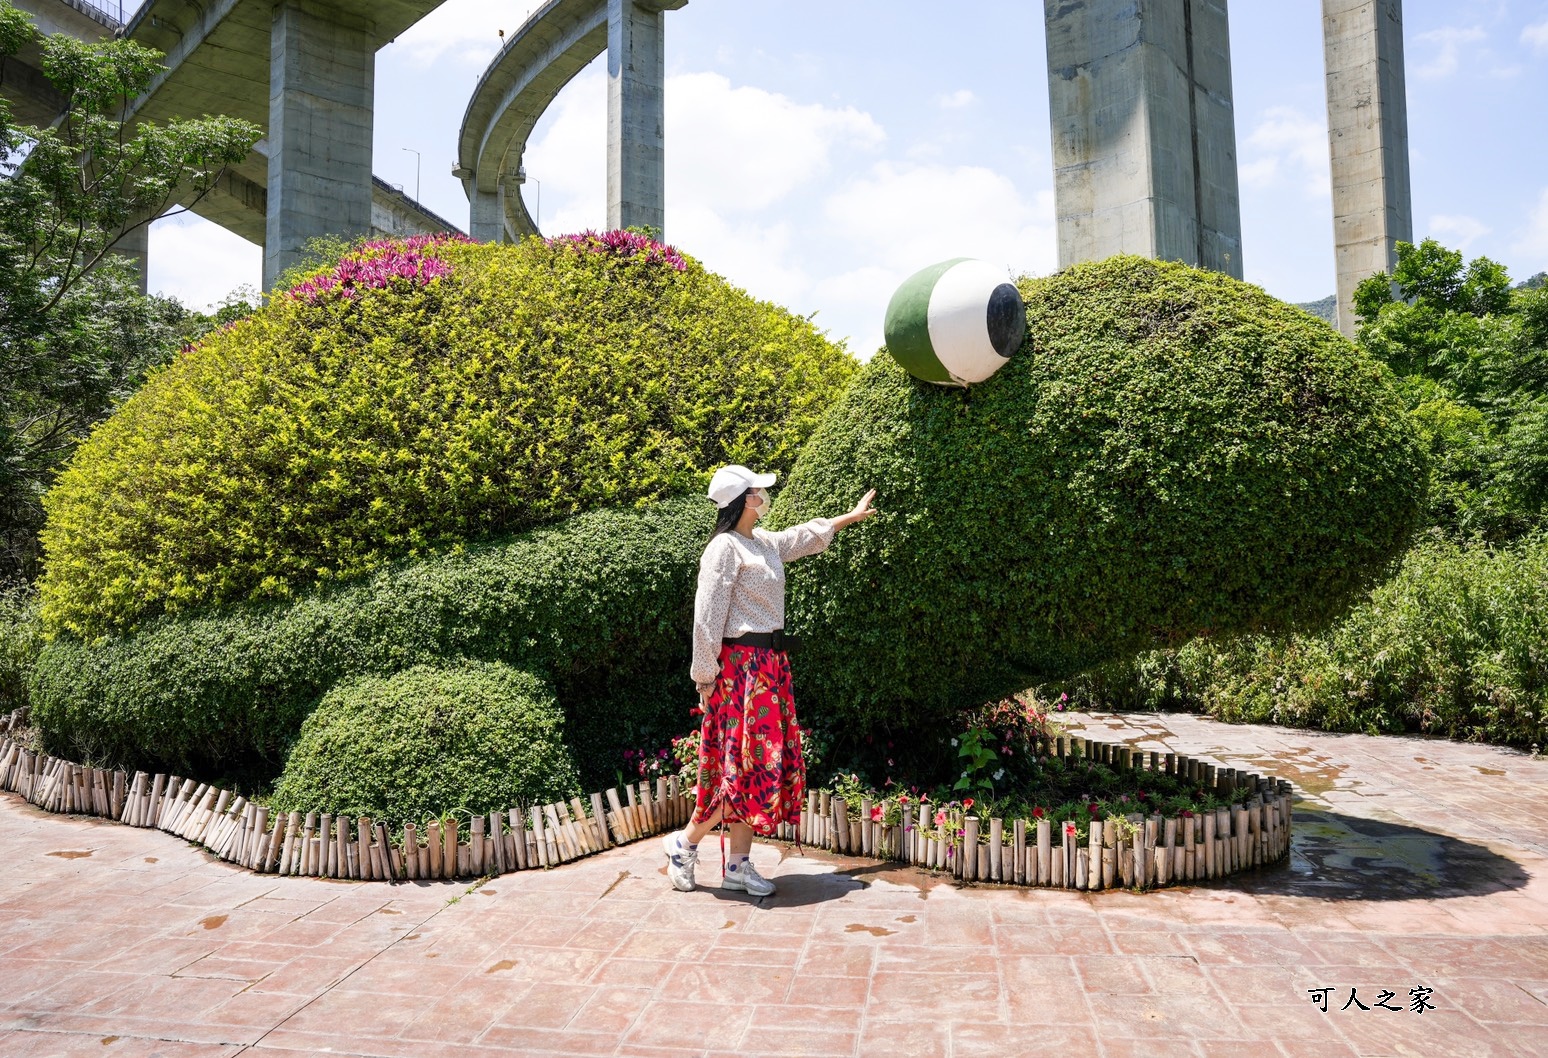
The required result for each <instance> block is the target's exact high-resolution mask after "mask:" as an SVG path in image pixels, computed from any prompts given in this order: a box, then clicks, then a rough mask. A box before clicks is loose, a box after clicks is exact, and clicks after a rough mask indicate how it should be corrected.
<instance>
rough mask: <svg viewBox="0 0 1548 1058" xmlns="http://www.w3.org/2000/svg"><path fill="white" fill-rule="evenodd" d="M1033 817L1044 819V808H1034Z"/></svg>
mask: <svg viewBox="0 0 1548 1058" xmlns="http://www.w3.org/2000/svg"><path fill="white" fill-rule="evenodd" d="M1032 818H1033V819H1042V818H1043V810H1042V809H1041V808H1034V809H1032Z"/></svg>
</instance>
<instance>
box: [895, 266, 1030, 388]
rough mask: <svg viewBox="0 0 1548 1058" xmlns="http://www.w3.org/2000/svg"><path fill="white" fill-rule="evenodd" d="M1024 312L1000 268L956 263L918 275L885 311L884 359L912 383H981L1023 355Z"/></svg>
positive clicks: (1024, 309) (900, 289) (1012, 284)
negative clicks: (913, 380) (1020, 352)
mask: <svg viewBox="0 0 1548 1058" xmlns="http://www.w3.org/2000/svg"><path fill="white" fill-rule="evenodd" d="M1026 331H1027V308H1026V305H1025V303H1023V302H1022V300H1021V292H1020V291H1018V290H1017V289H1016V285H1015V284H1014V283H1012V282H1010V281H1009V280H1007V279H1006V278H1005V272H1004V270H1003V269H999V268H996V267H994V266H993V265H990V264H986V263H985V262H983V261H974V260H971V259H969V258H966V257H958V258H955V259H953V260H950V261H942V262H941V263H940V264H935V265H931V266H930V267H929V268H926V269H923V270H922V271H919V272H915V273H914V274H913V275H911V276H909V277H908V278H907V279H905V280H904V281H903V285H902V286H900V287H898V290H897V293H895V294H893V295H892V300H891V301H890V302H888V304H887V322H886V326H885V333H886V336H887V352H889V353H891V354H892V358H893V359H894V360H896V361H897V362H898V363H899V364H900V365H901V366H902V367H903V369H904V370H905V371H907V372H908V373H909V374H911V375H913V376H914V377H915V378H917V379H921V380H922V381H925V382H934V383H936V384H937V385H942V386H969V385H972V384H974V383H976V382H983V381H984V380H985V379H987V378H990V377H991V376H992V375H993V374H994V373H995V372H996V371H998V370H999V369H1000V368H1002V367H1004V366H1005V363H1006V361H1007V360H1009V359H1010V357H1011V356H1012V355H1013V354H1014V353H1015V352H1016V350H1017V349H1019V348H1021V341H1022V339H1023V338H1024V337H1025V336H1026Z"/></svg>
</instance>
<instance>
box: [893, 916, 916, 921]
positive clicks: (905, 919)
mask: <svg viewBox="0 0 1548 1058" xmlns="http://www.w3.org/2000/svg"><path fill="white" fill-rule="evenodd" d="M898 921H899V922H918V921H919V917H918V916H917V915H899V916H898Z"/></svg>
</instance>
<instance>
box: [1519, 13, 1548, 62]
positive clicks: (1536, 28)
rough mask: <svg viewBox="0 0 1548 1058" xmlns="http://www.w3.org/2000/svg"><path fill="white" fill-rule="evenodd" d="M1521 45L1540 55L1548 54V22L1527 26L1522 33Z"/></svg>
mask: <svg viewBox="0 0 1548 1058" xmlns="http://www.w3.org/2000/svg"><path fill="white" fill-rule="evenodd" d="M1521 43H1523V44H1525V45H1526V46H1527V47H1529V48H1531V49H1532V50H1533V51H1535V52H1537V53H1538V54H1540V55H1541V54H1548V21H1543V22H1539V23H1537V24H1536V25H1533V26H1527V27H1526V28H1525V29H1523V30H1522V31H1521Z"/></svg>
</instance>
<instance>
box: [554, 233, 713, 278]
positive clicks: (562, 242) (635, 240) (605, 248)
mask: <svg viewBox="0 0 1548 1058" xmlns="http://www.w3.org/2000/svg"><path fill="white" fill-rule="evenodd" d="M548 245H550V246H568V247H570V248H572V249H574V250H576V251H577V252H579V253H596V254H608V255H610V256H612V257H620V258H627V259H635V260H640V261H643V262H644V263H646V264H656V265H665V266H666V267H668V268H670V269H672V270H673V271H674V272H682V271H685V270H686V269H687V267H688V262H687V261H685V260H683V256H682V254H680V253H678V252H677V249H676V248H675V247H672V246H668V245H666V244H665V243H660V242H657V241H656V240H655V239H652V238H651V237H650V236H649V235H646V234H643V233H642V232H636V231H629V230H626V229H622V228H615V229H613V230H611V231H602V232H598V231H592V230H590V229H589V228H588V229H587V230H586V231H583V232H577V233H576V234H574V235H558V236H555V237H554V238H552V239H549V240H548Z"/></svg>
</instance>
